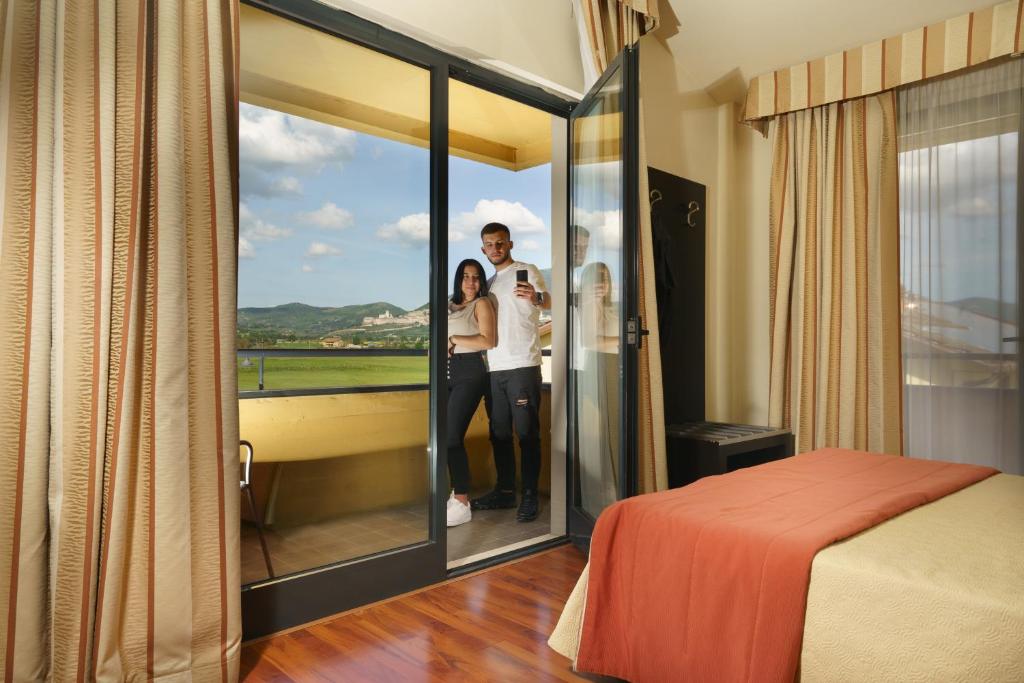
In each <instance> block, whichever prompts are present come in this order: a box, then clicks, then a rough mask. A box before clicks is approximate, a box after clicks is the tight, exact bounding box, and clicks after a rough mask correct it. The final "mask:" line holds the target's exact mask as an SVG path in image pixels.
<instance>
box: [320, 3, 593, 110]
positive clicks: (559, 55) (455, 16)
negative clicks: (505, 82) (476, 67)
mask: <svg viewBox="0 0 1024 683" xmlns="http://www.w3.org/2000/svg"><path fill="white" fill-rule="evenodd" d="M323 2H324V3H325V4H328V5H333V6H335V7H338V8H340V9H343V10H346V11H348V12H352V13H353V14H357V15H359V16H361V17H364V18H366V19H369V20H370V21H374V22H376V23H379V24H381V25H382V26H385V27H387V28H390V29H392V30H394V31H398V32H399V33H403V34H405V35H407V36H410V37H412V38H415V39H417V40H420V41H422V42H425V43H428V44H430V45H433V46H435V47H437V48H440V49H442V50H444V51H445V52H448V53H449V54H453V55H457V56H459V57H462V58H464V59H468V60H470V61H474V62H478V63H487V64H488V65H489V66H491V68H494V69H497V70H501V71H505V72H506V73H508V74H509V75H512V76H520V77H523V78H524V79H525V80H535V81H536V80H538V79H539V80H541V81H548V82H550V84H553V85H555V86H558V87H560V88H562V89H567V90H569V91H572V92H576V93H579V92H582V90H583V68H582V66H581V64H580V48H579V41H578V39H577V34H576V21H575V19H574V18H573V15H572V10H571V3H570V2H569V0H499V1H497V2H495V1H494V0H489V1H479V0H478V1H475V2H472V1H471V2H466V1H465V0H323ZM529 76H532V77H533V78H530V77H529Z"/></svg>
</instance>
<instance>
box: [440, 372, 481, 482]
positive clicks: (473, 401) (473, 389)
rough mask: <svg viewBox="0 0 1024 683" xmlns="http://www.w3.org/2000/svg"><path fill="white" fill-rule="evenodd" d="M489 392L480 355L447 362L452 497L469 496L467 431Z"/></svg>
mask: <svg viewBox="0 0 1024 683" xmlns="http://www.w3.org/2000/svg"><path fill="white" fill-rule="evenodd" d="M489 389H490V379H489V378H488V376H487V364H486V363H485V362H484V357H483V354H482V353H456V354H455V355H453V356H452V357H451V358H449V359H448V474H449V476H450V477H451V480H452V488H454V489H455V493H458V494H463V493H469V455H468V454H467V453H466V444H465V438H466V430H467V429H469V423H470V421H471V420H472V419H473V415H474V413H476V409H477V407H478V406H479V405H480V399H482V398H483V397H484V394H485V393H486V392H487V391H488V390H489Z"/></svg>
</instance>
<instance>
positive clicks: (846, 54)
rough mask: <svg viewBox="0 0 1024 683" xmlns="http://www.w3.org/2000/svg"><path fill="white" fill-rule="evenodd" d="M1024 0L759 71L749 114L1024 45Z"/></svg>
mask: <svg viewBox="0 0 1024 683" xmlns="http://www.w3.org/2000/svg"><path fill="white" fill-rule="evenodd" d="M1022 28H1024V0H1009V1H1008V2H1003V3H1000V4H998V5H995V6H993V7H987V8H985V9H981V10H977V11H974V12H970V13H969V14H963V15H961V16H958V17H955V18H953V19H949V20H947V21H942V22H939V23H936V24H931V25H929V26H924V27H922V28H918V29H916V30H914V31H908V32H906V33H903V34H901V35H898V36H892V37H889V38H885V39H883V40H879V41H877V42H874V43H869V44H867V45H863V46H861V47H856V48H853V49H851V50H845V51H843V52H837V53H835V54H832V55H829V56H827V57H822V58H820V59H815V60H812V61H809V62H804V63H802V64H797V65H795V66H791V67H787V68H784V69H778V70H777V71H772V72H770V73H766V74H762V75H761V76H757V77H756V78H754V79H752V80H751V82H750V87H749V88H748V90H747V100H746V106H745V110H744V117H743V118H744V120H746V121H755V120H757V119H762V118H765V117H769V116H775V115H776V114H784V113H786V112H791V111H797V110H800V109H806V108H808V107H817V106H820V105H823V104H829V103H832V102H839V101H842V100H846V99H850V98H854V97H863V96H865V95H871V94H874V93H877V92H881V91H883V90H888V89H890V88H895V87H896V86H899V85H906V84H907V83H913V82H916V81H920V80H923V79H925V78H932V77H934V76H941V75H943V74H947V73H950V72H952V71H956V70H958V69H963V68H965V67H969V66H974V65H976V64H980V63H982V62H985V61H988V60H991V59H996V58H998V57H1004V56H1006V55H1010V54H1014V53H1018V52H1021V51H1022V33H1024V31H1022Z"/></svg>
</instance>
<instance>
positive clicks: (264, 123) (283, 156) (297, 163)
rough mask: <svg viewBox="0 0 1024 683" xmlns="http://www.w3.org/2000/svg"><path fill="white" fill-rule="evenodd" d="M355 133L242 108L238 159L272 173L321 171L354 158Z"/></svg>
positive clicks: (249, 107) (287, 116) (279, 113)
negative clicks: (291, 169) (280, 170)
mask: <svg viewBox="0 0 1024 683" xmlns="http://www.w3.org/2000/svg"><path fill="white" fill-rule="evenodd" d="M355 148H356V134H355V133H354V132H353V131H350V130H346V129H344V128H338V127H337V126H331V125H329V124H326V123H319V122H318V121H311V120H309V119H304V118H301V117H298V116H291V115H289V114H283V113H281V112H279V111H274V110H272V109H264V108H262V107H256V106H253V105H250V104H244V103H243V104H242V105H241V108H240V110H239V120H238V155H239V159H240V161H241V163H242V164H243V165H246V164H250V165H253V166H256V167H259V168H261V169H265V170H269V169H275V168H282V167H286V166H287V167H298V168H303V169H307V170H316V171H319V169H320V168H321V167H323V166H324V165H325V164H329V163H341V162H344V161H348V160H349V159H351V158H352V157H353V156H354V155H355Z"/></svg>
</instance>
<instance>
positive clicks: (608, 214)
mask: <svg viewBox="0 0 1024 683" xmlns="http://www.w3.org/2000/svg"><path fill="white" fill-rule="evenodd" d="M572 220H573V222H574V223H576V225H582V226H583V227H584V228H586V229H587V230H589V231H590V240H591V244H595V243H596V244H599V245H601V246H602V248H610V249H617V248H618V247H619V243H620V241H621V227H620V224H621V222H622V217H621V214H620V212H619V210H618V209H613V210H611V211H587V210H586V209H581V208H580V207H578V206H577V207H575V209H574V210H573V214H572Z"/></svg>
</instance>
